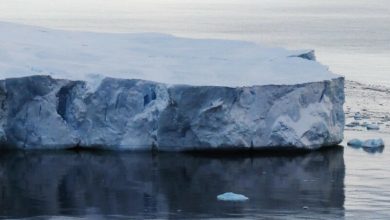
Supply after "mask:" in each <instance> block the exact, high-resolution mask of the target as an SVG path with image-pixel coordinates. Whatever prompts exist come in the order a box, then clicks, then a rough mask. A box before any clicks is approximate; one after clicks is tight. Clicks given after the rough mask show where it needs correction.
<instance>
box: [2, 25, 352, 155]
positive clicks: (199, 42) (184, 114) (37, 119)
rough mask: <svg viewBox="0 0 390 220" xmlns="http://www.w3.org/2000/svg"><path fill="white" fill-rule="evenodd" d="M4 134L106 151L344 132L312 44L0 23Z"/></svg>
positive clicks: (337, 95)
mask: <svg viewBox="0 0 390 220" xmlns="http://www.w3.org/2000/svg"><path fill="white" fill-rule="evenodd" d="M0 32H1V33H2V34H1V35H0V102H1V106H0V143H1V145H2V146H3V147H6V148H18V149H64V148H73V147H86V148H88V147H90V148H104V149H112V150H159V151H188V150H214V149H218V150H220V149H221V150H222V149H228V150H231V149H233V150H245V149H267V148H272V149H284V148H292V149H318V148H320V147H325V146H332V145H337V144H339V143H341V141H342V140H343V132H344V124H345V119H344V111H343V104H344V77H342V76H340V75H337V74H334V73H332V72H330V71H329V70H328V68H327V67H326V66H324V65H322V64H320V63H318V62H317V61H316V60H315V54H314V51H312V50H293V51H291V50H286V49H283V48H271V47H266V46H262V45H258V44H254V43H250V42H242V41H232V40H215V39H189V38H182V37H175V36H171V35H166V34H157V33H142V34H113V33H88V32H76V31H63V30H51V29H46V28H42V27H32V26H25V25H17V24H11V23H5V22H0Z"/></svg>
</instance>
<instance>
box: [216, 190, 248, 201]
mask: <svg viewBox="0 0 390 220" xmlns="http://www.w3.org/2000/svg"><path fill="white" fill-rule="evenodd" d="M217 199H218V200H221V201H229V202H244V201H246V200H248V199H249V198H248V197H246V196H244V195H241V194H236V193H232V192H227V193H224V194H221V195H218V196H217Z"/></svg>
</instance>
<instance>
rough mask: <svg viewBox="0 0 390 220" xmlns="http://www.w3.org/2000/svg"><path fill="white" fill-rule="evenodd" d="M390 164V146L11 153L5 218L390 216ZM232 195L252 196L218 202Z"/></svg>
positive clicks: (6, 162) (5, 160)
mask: <svg viewBox="0 0 390 220" xmlns="http://www.w3.org/2000/svg"><path fill="white" fill-rule="evenodd" d="M348 136H359V137H362V138H363V137H365V138H370V137H373V136H375V134H374V133H367V132H365V133H363V132H362V133H356V132H355V133H354V131H348V132H347V138H348ZM385 141H386V142H388V143H390V139H389V138H388V139H385ZM389 161H390V157H389V154H388V152H387V151H386V149H381V150H379V151H368V150H367V149H353V148H350V147H342V146H339V147H334V148H329V149H324V150H321V151H315V152H311V153H303V154H302V153H300V154H292V153H284V154H279V153H270V152H260V153H258V154H254V155H231V154H230V155H205V154H196V155H194V154H179V153H161V154H151V153H134V152H132V153H131V152H127V153H126V152H107V151H97V152H85V151H84V152H83V151H81V152H75V151H58V152H56V151H51V152H50V151H49V152H42V151H24V152H23V151H17V152H2V153H1V155H0V218H16V219H20V218H27V219H63V218H65V217H66V218H69V219H129V218H137V219H143V218H149V219H166V218H177V219H181V218H237V217H240V218H256V219H269V218H271V219H389V218H390V206H389V204H390V191H389V189H390V178H389V177H390V168H389V166H388V162H389ZM230 191H232V192H235V193H240V194H243V195H246V196H247V197H249V200H248V201H246V202H238V203H237V202H236V203H235V202H222V201H218V200H217V198H216V197H217V195H219V194H222V193H224V192H230Z"/></svg>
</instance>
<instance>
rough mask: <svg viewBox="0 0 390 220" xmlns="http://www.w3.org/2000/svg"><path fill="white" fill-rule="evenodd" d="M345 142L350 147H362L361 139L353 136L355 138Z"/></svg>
mask: <svg viewBox="0 0 390 220" xmlns="http://www.w3.org/2000/svg"><path fill="white" fill-rule="evenodd" d="M347 144H348V146H351V147H362V145H363V141H361V140H359V139H356V138H355V139H352V140H350V141H348V143H347Z"/></svg>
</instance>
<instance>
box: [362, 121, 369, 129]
mask: <svg viewBox="0 0 390 220" xmlns="http://www.w3.org/2000/svg"><path fill="white" fill-rule="evenodd" d="M367 125H369V124H368V122H366V121H365V122H363V123H362V124H360V126H362V127H365V128H366V127H367Z"/></svg>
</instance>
